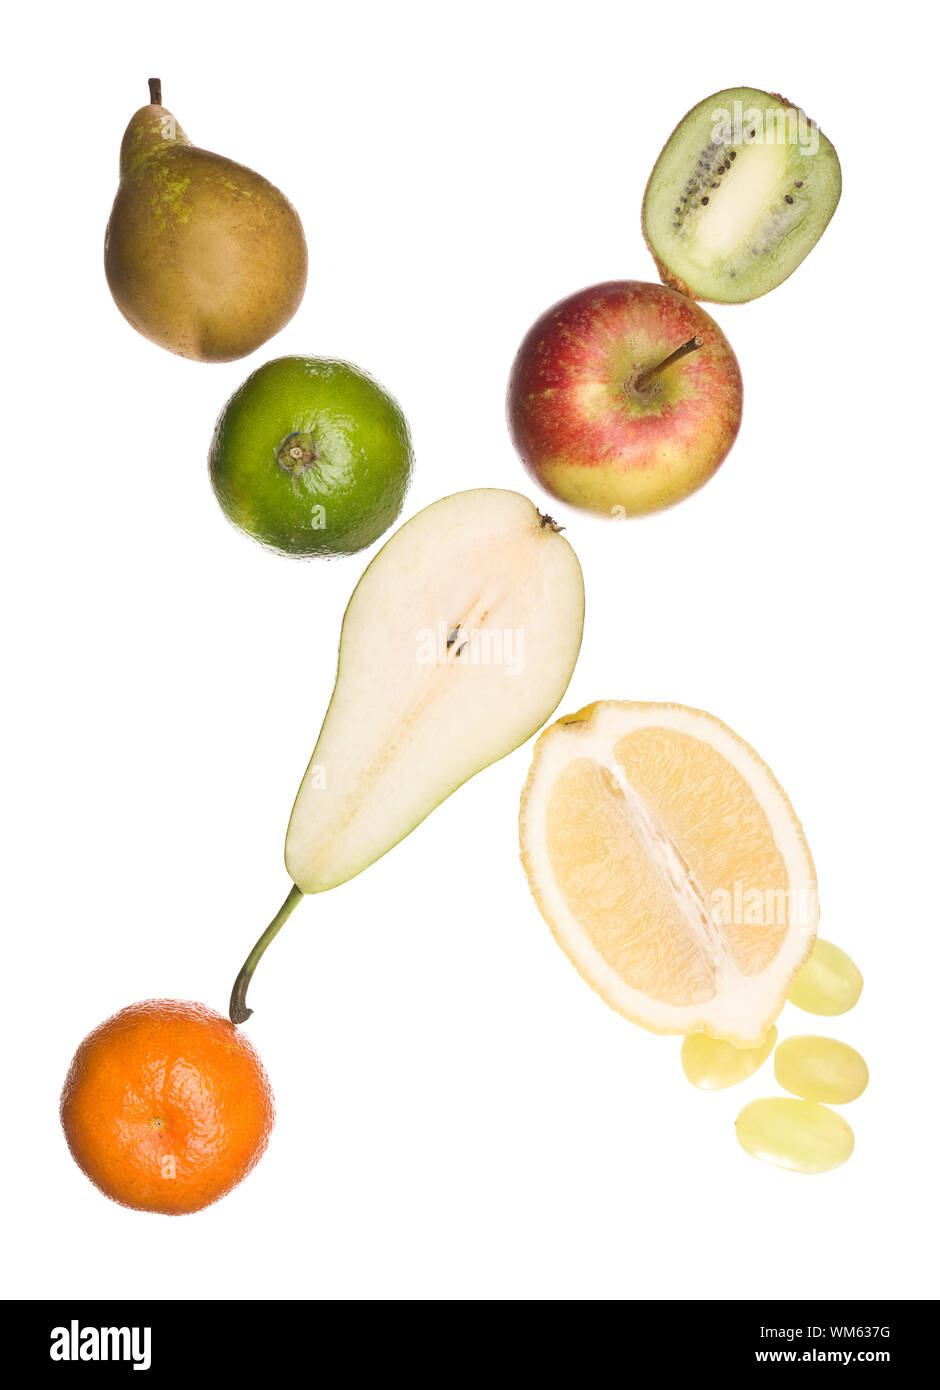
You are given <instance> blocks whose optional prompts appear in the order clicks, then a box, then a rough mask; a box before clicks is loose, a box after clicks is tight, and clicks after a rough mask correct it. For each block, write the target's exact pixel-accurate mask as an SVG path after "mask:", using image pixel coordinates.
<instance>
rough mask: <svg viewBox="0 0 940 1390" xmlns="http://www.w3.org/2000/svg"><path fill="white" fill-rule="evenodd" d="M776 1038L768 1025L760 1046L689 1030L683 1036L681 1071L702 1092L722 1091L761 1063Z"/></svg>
mask: <svg viewBox="0 0 940 1390" xmlns="http://www.w3.org/2000/svg"><path fill="white" fill-rule="evenodd" d="M776 1041H777V1030H776V1028H774V1027H773V1025H771V1028H770V1030H769V1032H768V1034H767V1036H766V1038H765V1039H764V1041H763V1042H762V1043H761V1044H760V1046H759V1047H735V1046H734V1044H733V1043H729V1042H724V1041H723V1040H722V1039H721V1038H710V1037H709V1036H708V1034H707V1033H689V1034H688V1035H687V1036H686V1037H684V1038H683V1039H682V1070H683V1071H684V1072H685V1074H686V1076H687V1077H688V1079H689V1081H691V1082H692V1085H693V1086H698V1088H699V1090H701V1091H722V1090H724V1088H725V1087H726V1086H737V1084H738V1082H739V1081H744V1080H746V1079H747V1077H749V1076H751V1075H753V1073H754V1072H756V1071H757V1068H758V1067H760V1066H763V1064H764V1063H765V1062H766V1061H767V1058H768V1057H769V1056H770V1054H771V1052H772V1051H773V1047H774V1043H775V1042H776Z"/></svg>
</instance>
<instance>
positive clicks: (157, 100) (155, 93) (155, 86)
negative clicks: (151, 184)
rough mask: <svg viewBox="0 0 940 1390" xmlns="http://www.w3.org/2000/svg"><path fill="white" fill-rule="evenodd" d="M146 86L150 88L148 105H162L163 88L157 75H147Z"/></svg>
mask: <svg viewBox="0 0 940 1390" xmlns="http://www.w3.org/2000/svg"><path fill="white" fill-rule="evenodd" d="M147 86H148V87H149V88H150V105H151V106H162V105H163V89H162V87H161V84H160V79H159V77H148V78H147Z"/></svg>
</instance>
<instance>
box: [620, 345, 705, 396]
mask: <svg viewBox="0 0 940 1390" xmlns="http://www.w3.org/2000/svg"><path fill="white" fill-rule="evenodd" d="M704 341H705V339H704V338H703V337H702V335H701V333H699V334H698V335H697V336H696V337H694V338H690V339H689V341H688V342H687V343H683V344H682V346H681V347H677V348H676V350H675V352H671V353H670V354H669V356H668V357H664V358H663V360H662V362H660V363H659V365H658V366H657V367H651V368H650V369H649V371H648V372H643V373H642V374H641V375H640V376H638V377H637V380H636V389H637V390H638V391H642V390H643V388H644V386H649V384H650V382H651V381H652V380H653V378H654V377H657V376H659V374H660V372H664V371H665V370H666V368H667V367H671V366H672V364H673V363H674V362H678V361H680V359H681V358H683V357H688V355H689V353H690V352H697V351H698V349H699V348H700V347H701V346H702V344H703V343H704Z"/></svg>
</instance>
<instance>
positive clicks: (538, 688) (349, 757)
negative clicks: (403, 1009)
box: [229, 488, 584, 1024]
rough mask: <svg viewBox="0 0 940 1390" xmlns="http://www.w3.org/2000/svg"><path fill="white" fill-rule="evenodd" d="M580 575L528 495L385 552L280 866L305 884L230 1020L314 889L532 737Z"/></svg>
mask: <svg viewBox="0 0 940 1390" xmlns="http://www.w3.org/2000/svg"><path fill="white" fill-rule="evenodd" d="M583 625H584V583H583V580H582V578H581V567H580V565H579V564H578V559H577V556H576V555H575V553H574V551H573V550H572V549H571V546H570V545H569V544H568V542H567V541H566V540H565V539H564V537H563V536H562V535H561V534H560V530H559V527H557V526H556V525H555V523H554V521H552V519H551V517H548V516H543V515H542V514H541V513H540V512H539V511H537V510H536V508H535V507H534V506H533V505H532V503H531V502H529V501H528V500H527V499H526V498H525V497H520V495H519V493H518V492H503V491H502V490H501V489H499V488H478V489H475V490H474V491H471V492H457V493H455V494H454V495H453V496H452V497H445V498H443V499H442V500H441V501H440V502H435V503H433V504H432V505H431V506H430V507H426V508H425V509H424V511H423V512H419V513H418V515H417V516H415V517H412V519H411V520H410V521H408V522H406V523H405V525H404V526H402V527H400V529H399V530H398V531H396V532H395V534H394V535H393V536H392V538H391V540H389V541H387V542H386V544H385V545H384V546H383V548H382V549H381V550H380V551H379V553H378V555H376V557H375V559H374V560H373V561H372V563H371V565H370V566H369V568H368V569H367V570H366V572H365V574H364V575H363V576H362V578H361V579H360V581H359V583H358V585H357V586H356V588H355V590H354V591H353V595H352V598H351V599H350V600H349V605H348V607H347V609H346V616H345V618H344V619H343V628H342V632H341V634H340V643H339V668H338V670H337V674H336V685H335V687H334V690H333V698H332V700H331V701H330V707H329V709H328V710H327V712H326V718H325V719H324V721H323V727H322V728H321V730H320V737H319V738H318V739H317V746H316V748H315V749H314V750H313V757H312V758H311V760H310V765H309V767H308V768H307V771H306V772H305V773H304V778H303V781H302V782H301V784H300V790H299V791H298V793H297V799H296V801H295V802H294V809H293V812H292V813H291V818H290V824H289V826H288V827H287V845H286V849H285V859H286V862H287V871H288V873H289V874H290V876H291V878H292V879H293V880H294V883H293V886H292V887H291V890H290V892H289V893H288V895H287V897H286V899H285V900H284V903H283V905H282V906H281V908H280V909H279V910H278V912H277V913H276V914H275V916H274V918H273V919H272V921H271V923H270V925H269V926H268V927H267V928H266V930H265V931H264V932H263V933H262V935H261V936H260V937H259V939H258V941H257V942H256V943H255V945H254V947H253V948H252V950H251V951H250V952H249V955H248V958H247V960H246V961H245V964H244V965H243V966H242V968H241V970H240V971H239V973H238V976H237V978H236V980H235V985H234V987H233V989H232V997H231V1001H230V1003H229V1017H230V1018H231V1020H232V1022H233V1023H236V1024H237V1023H244V1022H245V1020H246V1019H247V1018H248V1017H249V1015H250V1014H251V1009H249V1008H248V1005H247V1003H246V994H247V990H248V985H249V982H250V981H251V977H252V975H253V974H254V972H255V968H256V967H257V964H258V962H259V960H260V959H261V957H262V955H263V954H264V952H265V951H266V950H267V948H268V946H269V945H270V944H271V942H272V941H273V940H274V938H275V936H276V935H277V934H278V932H279V931H280V930H281V927H282V926H283V925H284V923H285V922H286V921H287V919H288V917H289V916H290V915H291V913H292V912H293V910H294V908H295V907H296V906H297V904H298V903H299V902H300V900H301V898H302V897H303V895H304V894H305V893H322V892H324V891H325V890H326V889H327V888H335V887H336V886H337V885H338V884H340V883H345V882H346V880H347V879H350V878H353V877H355V875H356V874H358V873H361V872H362V870H363V869H365V868H367V867H368V866H369V865H370V864H372V863H374V862H375V860H376V859H379V858H380V857H381V856H382V855H383V854H385V853H387V851H388V850H390V849H391V848H392V846H393V845H397V844H398V841H399V840H402V839H404V837H405V836H406V835H407V834H409V832H410V831H412V830H414V828H415V826H416V825H418V824H419V823H420V822H421V821H423V820H424V818H425V816H426V815H428V813H429V812H431V811H433V810H434V808H435V806H439V805H440V803H441V802H442V801H443V800H444V798H445V797H448V796H450V794H451V792H453V791H456V789H457V788H458V787H459V786H460V785H461V783H463V782H466V781H467V779H468V778H469V777H472V776H473V774H474V773H475V772H480V771H481V770H482V769H483V768H484V767H488V766H489V764H490V763H494V762H496V761H497V759H499V758H502V757H505V755H506V754H507V753H511V752H512V751H513V749H514V748H518V746H519V745H520V743H524V742H525V740H526V739H527V738H529V737H530V735H532V734H534V733H535V732H536V730H537V729H539V728H540V727H541V726H542V724H544V723H545V721H546V719H548V717H549V715H550V714H551V713H552V711H553V710H554V709H555V707H556V705H557V704H558V702H559V700H560V699H561V697H562V696H563V695H564V693H565V690H566V689H567V687H568V682H569V680H570V679H571V673H572V671H573V670H574V664H575V662H576V660H577V658H578V650H579V648H580V646H581V631H582V627H583Z"/></svg>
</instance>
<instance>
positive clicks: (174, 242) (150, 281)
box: [104, 78, 307, 362]
mask: <svg viewBox="0 0 940 1390" xmlns="http://www.w3.org/2000/svg"><path fill="white" fill-rule="evenodd" d="M150 92H151V98H152V100H151V102H150V105H149V106H144V107H142V108H141V109H140V110H139V111H137V112H136V113H135V114H134V115H133V116H132V117H131V120H130V124H129V125H128V127H127V130H126V131H125V132H124V139H123V141H122V142H121V178H120V183H119V184H118V191H117V197H116V198H115V200H114V207H113V208H112V210H111V218H110V220H109V222H108V228H107V231H106V232H105V238H104V268H105V274H106V275H107V277H108V285H109V287H110V289H111V293H112V295H113V296H114V302H115V303H116V304H117V306H118V308H119V309H120V311H121V313H122V314H123V315H124V317H125V318H126V319H127V321H128V323H130V324H132V325H133V327H134V328H136V329H137V331H138V333H142V334H143V335H144V337H145V338H149V339H150V340H151V342H154V343H157V344H159V346H160V347H164V348H166V349H167V350H168V351H169V352H175V353H178V354H179V355H180V356H181V357H191V358H194V359H195V360H196V361H199V362H231V361H233V360H234V359H235V358H238V357H244V356H246V355H247V354H248V353H249V352H254V350H255V348H258V347H260V346H261V344H262V343H264V342H266V341H267V340H268V338H270V337H271V336H272V335H273V334H275V333H277V332H279V331H280V329H282V328H283V327H284V325H285V324H286V323H287V322H288V320H289V319H290V318H291V317H292V316H293V314H294V313H295V311H296V309H297V307H298V305H299V304H300V301H301V299H302V298H303V293H304V286H305V285H306V282H307V245H306V242H305V241H304V233H303V227H302V226H301V225H300V218H299V217H298V216H297V213H296V212H295V211H294V209H293V207H292V206H291V204H290V203H289V202H288V201H287V199H286V198H285V197H284V195H283V193H281V192H280V190H279V189H277V188H275V187H274V185H273V184H271V183H268V181H267V179H263V178H262V177H261V175H260V174H256V173H254V171H253V170H251V169H246V168H245V167H244V165H242V164H236V163H235V162H234V161H233V160H231V159H225V158H224V157H223V156H222V155H218V154H212V153H210V151H209V150H201V149H199V148H198V147H197V146H196V145H193V144H192V142H191V141H190V140H189V138H188V137H187V136H186V135H185V134H184V132H183V130H182V128H181V127H180V126H179V124H178V123H177V121H176V118H175V116H173V115H171V113H170V112H169V111H167V109H166V108H165V107H164V106H162V105H161V104H160V103H161V94H160V83H159V80H158V79H157V78H152V79H151V82H150Z"/></svg>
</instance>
